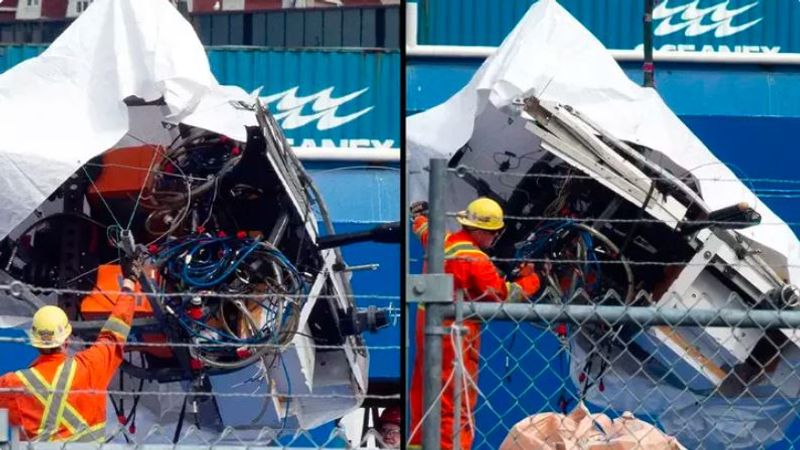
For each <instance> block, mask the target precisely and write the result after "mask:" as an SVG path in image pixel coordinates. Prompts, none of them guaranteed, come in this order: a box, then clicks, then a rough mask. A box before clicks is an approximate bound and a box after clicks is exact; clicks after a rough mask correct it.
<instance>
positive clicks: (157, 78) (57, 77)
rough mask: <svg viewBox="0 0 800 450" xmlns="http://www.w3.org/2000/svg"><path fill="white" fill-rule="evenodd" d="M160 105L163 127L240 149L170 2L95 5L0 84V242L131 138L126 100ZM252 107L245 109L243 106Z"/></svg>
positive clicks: (231, 90) (215, 87) (225, 91)
mask: <svg viewBox="0 0 800 450" xmlns="http://www.w3.org/2000/svg"><path fill="white" fill-rule="evenodd" d="M129 96H136V97H139V98H142V99H144V100H147V101H155V100H158V99H159V98H161V97H163V98H164V101H165V102H166V107H167V109H168V111H169V117H167V118H166V120H168V121H170V122H173V123H177V122H183V123H186V124H188V125H194V126H198V127H202V128H206V129H209V130H211V131H215V132H218V133H222V134H226V135H228V136H230V137H232V138H235V139H239V140H245V139H246V133H245V129H244V126H245V125H254V124H255V114H254V113H253V112H251V111H242V110H239V109H236V108H235V107H233V106H232V105H231V104H230V101H231V100H241V101H248V100H250V96H249V95H248V94H247V93H246V92H245V91H244V90H242V89H240V88H238V87H232V86H221V85H219V84H218V83H217V81H216V79H215V78H214V76H213V75H212V73H211V69H210V66H209V63H208V58H207V56H206V53H205V50H204V49H203V46H202V44H201V43H200V40H199V39H198V37H197V34H196V33H195V31H194V30H193V29H192V27H191V25H190V24H189V23H188V22H187V21H186V20H185V19H184V18H183V17H182V16H181V15H180V14H179V13H178V11H177V10H176V9H175V8H174V7H173V6H172V5H171V4H170V3H169V2H168V1H167V0H96V1H95V2H94V3H93V4H92V5H91V7H89V8H88V9H87V10H86V12H84V13H83V14H81V16H80V17H79V18H78V19H77V20H76V21H75V22H74V23H73V24H72V25H71V26H70V27H69V28H68V29H67V30H66V31H64V33H63V34H62V35H61V36H59V37H58V39H56V41H55V42H53V43H52V44H51V45H50V46H49V47H48V48H47V50H46V51H45V52H44V53H43V54H42V55H40V56H39V57H37V58H34V59H31V60H28V61H25V62H23V63H21V64H19V65H17V66H15V67H14V68H12V69H10V70H8V71H7V72H5V73H3V74H2V75H0V204H2V205H3V210H2V214H0V238H2V237H5V236H6V235H8V233H9V232H10V231H11V230H12V229H13V228H14V227H15V226H16V225H18V224H19V223H21V222H22V221H23V220H24V219H25V217H26V216H28V215H29V214H30V213H31V212H32V211H33V210H34V209H35V208H36V207H37V206H39V204H41V203H42V202H43V201H44V200H45V198H46V197H47V196H48V195H49V194H51V193H52V192H53V191H54V190H55V189H56V188H57V187H58V186H59V185H60V184H61V183H63V182H64V181H65V180H66V179H67V178H68V177H69V176H70V175H71V174H72V173H74V172H75V171H76V170H78V169H79V168H80V167H81V165H82V164H83V163H85V162H86V161H88V160H89V159H91V158H92V157H94V156H97V155H98V154H100V153H102V152H104V151H105V150H107V149H109V148H111V147H113V146H114V145H115V144H116V143H117V142H118V141H120V139H122V138H123V136H125V134H126V133H127V132H128V126H129V120H128V108H127V107H126V106H125V104H124V103H123V99H125V98H127V97H129ZM250 101H251V102H252V100H250Z"/></svg>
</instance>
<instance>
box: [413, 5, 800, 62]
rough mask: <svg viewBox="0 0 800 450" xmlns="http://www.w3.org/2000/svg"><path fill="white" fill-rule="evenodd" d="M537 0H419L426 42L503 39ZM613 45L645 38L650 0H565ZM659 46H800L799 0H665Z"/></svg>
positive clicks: (785, 49)
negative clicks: (647, 1) (644, 22)
mask: <svg viewBox="0 0 800 450" xmlns="http://www.w3.org/2000/svg"><path fill="white" fill-rule="evenodd" d="M535 1H536V0H503V1H502V2H497V1H494V0H419V1H418V5H419V6H418V8H419V43H420V44H436V45H498V44H500V42H502V40H503V38H505V36H506V35H507V34H508V32H509V31H511V29H512V28H513V27H514V25H516V24H517V22H518V21H519V19H520V18H521V17H522V16H523V15H524V14H525V12H526V11H527V10H528V8H529V7H530V5H532V4H533V3H535ZM559 3H561V4H562V5H563V6H564V7H565V8H566V9H567V10H569V11H570V13H572V15H574V16H575V17H576V18H577V19H578V20H580V21H581V23H583V24H584V26H586V27H587V28H588V29H589V30H590V31H591V32H592V33H594V35H595V36H597V37H598V38H599V39H600V40H601V41H602V42H603V44H605V46H606V47H608V48H611V49H618V50H628V49H634V48H636V47H637V46H639V45H641V44H642V41H643V37H642V36H643V31H642V20H643V16H644V2H643V1H635V0H559ZM653 18H654V29H655V47H656V49H661V50H684V51H704V52H736V53H777V52H780V53H800V32H798V30H797V27H796V25H797V24H798V23H800V2H798V1H796V0H663V1H662V2H661V3H660V4H659V5H658V6H657V7H656V9H655V10H654V14H653Z"/></svg>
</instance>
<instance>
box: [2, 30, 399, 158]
mask: <svg viewBox="0 0 800 450" xmlns="http://www.w3.org/2000/svg"><path fill="white" fill-rule="evenodd" d="M45 48H46V47H45V46H43V45H39V46H34V45H19V46H17V45H11V46H0V72H3V71H5V70H7V69H9V68H11V67H13V66H14V65H16V64H18V63H20V62H21V61H24V60H27V59H29V58H32V57H35V56H37V55H38V54H40V53H41V52H43V51H44V49H45ZM207 52H208V58H209V61H210V63H211V71H212V72H213V73H214V75H215V76H216V77H217V79H218V80H219V82H220V83H222V84H228V85H237V86H240V87H242V88H244V89H245V90H247V91H248V92H252V91H254V90H256V89H259V88H261V93H260V97H261V98H262V100H263V101H264V102H265V103H267V104H268V105H269V107H270V109H271V110H272V111H273V113H274V114H275V115H276V118H278V121H279V123H280V124H281V126H282V127H283V128H284V131H285V132H286V136H287V137H288V138H289V139H290V140H291V142H292V144H293V145H295V146H304V147H345V148H348V147H351V148H352V147H359V148H398V147H399V142H400V76H401V66H400V52H399V51H373V52H363V51H355V50H354V51H344V50H340V51H321V50H315V51H277V50H268V49H253V48H249V49H230V48H224V49H220V48H213V47H211V48H208V50H207Z"/></svg>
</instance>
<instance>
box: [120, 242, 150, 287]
mask: <svg viewBox="0 0 800 450" xmlns="http://www.w3.org/2000/svg"><path fill="white" fill-rule="evenodd" d="M145 255H146V253H145V252H144V251H142V250H141V249H139V248H137V249H136V251H134V252H133V254H132V255H131V254H128V253H125V252H122V254H121V256H120V267H122V276H123V277H125V278H127V279H129V280H131V281H134V282H136V281H138V280H139V278H141V276H142V273H144V260H145Z"/></svg>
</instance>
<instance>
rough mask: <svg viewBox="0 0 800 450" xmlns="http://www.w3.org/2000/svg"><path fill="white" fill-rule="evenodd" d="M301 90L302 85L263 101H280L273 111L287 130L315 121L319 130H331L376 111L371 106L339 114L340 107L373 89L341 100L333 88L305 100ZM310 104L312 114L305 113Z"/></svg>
mask: <svg viewBox="0 0 800 450" xmlns="http://www.w3.org/2000/svg"><path fill="white" fill-rule="evenodd" d="M299 89H300V87H299V86H295V87H293V88H291V89H287V90H285V91H283V92H279V93H277V94H272V95H269V96H266V97H261V102H262V103H263V104H264V105H270V104H272V103H275V102H277V104H276V105H275V107H274V108H273V109H272V111H273V113H274V116H275V120H277V121H278V122H279V123H280V125H281V127H282V128H283V129H284V130H294V129H296V128H301V127H304V126H306V125H308V124H310V123H312V122H315V121H316V122H317V129H318V130H320V131H324V130H330V129H331V128H337V127H340V126H342V125H344V124H346V123H349V122H352V121H354V120H356V119H358V118H359V117H361V116H363V115H364V114H366V113H368V112H370V111H372V109H373V108H374V106H370V107H367V108H364V109H362V110H360V111H356V112H354V113H351V114H347V115H344V116H339V115H337V112H338V109H339V107H340V106H342V105H344V104H345V103H347V102H349V101H351V100H353V99H355V98H358V97H359V96H361V94H363V93H364V92H367V90H369V88H368V87H366V88H364V89H361V90H358V91H355V92H353V93H350V94H347V95H343V96H341V97H333V89H334V88H333V87H329V88H327V89H323V90H321V91H319V92H317V93H316V94H311V95H307V96H305V97H298V96H297V91H298V90H299ZM306 105H311V111H310V112H308V113H304V112H303V110H304V109H305V107H306Z"/></svg>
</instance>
